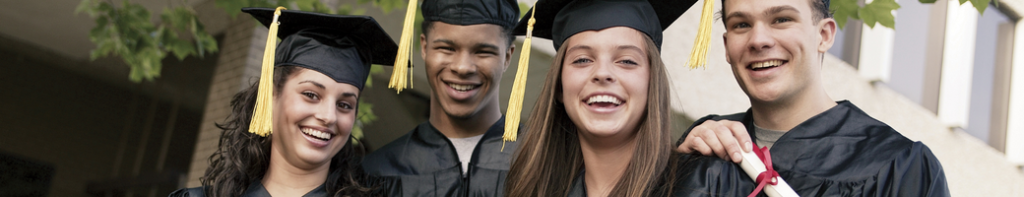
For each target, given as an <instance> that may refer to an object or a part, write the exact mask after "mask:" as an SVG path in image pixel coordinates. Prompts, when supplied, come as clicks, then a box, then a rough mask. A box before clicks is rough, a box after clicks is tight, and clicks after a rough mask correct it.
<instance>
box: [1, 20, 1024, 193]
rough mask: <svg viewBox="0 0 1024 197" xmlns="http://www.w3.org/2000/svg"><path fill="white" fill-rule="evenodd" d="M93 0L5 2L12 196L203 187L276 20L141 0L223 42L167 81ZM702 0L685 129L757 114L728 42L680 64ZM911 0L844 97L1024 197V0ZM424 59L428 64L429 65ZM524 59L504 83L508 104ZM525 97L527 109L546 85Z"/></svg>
mask: <svg viewBox="0 0 1024 197" xmlns="http://www.w3.org/2000/svg"><path fill="white" fill-rule="evenodd" d="M233 1H235V2H245V1H242V0H233ZM304 1H308V0H298V2H304ZM311 1H318V0H311ZM520 1H521V2H522V3H523V4H524V5H532V3H533V2H534V0H520ZM80 2H81V0H44V1H14V0H3V1H0V65H3V68H4V70H3V71H0V92H2V96H0V123H2V124H0V196H72V197H73V196H165V195H167V194H168V193H169V192H170V191H173V190H174V189H176V188H182V187H194V186H198V185H199V177H201V176H202V174H203V172H204V171H205V169H206V167H207V162H208V158H209V156H210V154H211V153H212V152H213V150H214V148H215V147H216V146H217V139H218V137H219V134H220V130H219V129H217V127H215V124H216V123H220V122H223V121H224V120H225V117H227V115H228V114H229V102H230V99H231V97H232V95H234V94H235V93H237V92H238V91H239V90H241V89H242V88H245V87H248V86H249V84H251V83H253V82H255V81H256V78H257V75H258V72H259V66H260V62H261V57H262V52H263V47H264V46H263V44H264V43H265V41H266V40H265V39H266V36H267V33H266V31H267V30H266V28H264V27H262V26H261V25H259V24H258V23H256V22H255V20H253V19H251V17H249V16H248V15H246V14H244V13H243V14H239V15H237V16H235V17H232V16H231V14H230V13H229V12H226V11H225V8H224V7H225V6H224V5H222V4H219V3H220V2H222V0H188V1H181V0H132V1H131V2H132V3H135V4H138V5H141V6H142V7H144V8H146V9H148V10H150V11H151V12H153V13H151V14H152V19H151V20H152V21H161V20H164V19H163V18H161V17H160V13H161V11H162V10H163V9H164V8H168V7H184V8H187V10H189V11H190V12H191V13H193V14H194V15H195V16H196V17H197V20H198V21H199V22H201V24H203V25H204V28H205V29H204V30H205V31H206V32H207V33H208V34H209V35H210V36H212V40H213V41H215V42H216V44H217V46H218V50H217V51H216V52H212V53H211V52H209V51H207V52H205V53H203V55H202V57H200V55H199V54H191V55H188V56H186V57H184V58H183V59H180V60H179V59H178V58H176V56H174V55H173V54H171V53H168V54H167V55H166V57H163V58H161V59H157V61H158V62H159V63H160V64H161V65H162V67H158V68H155V70H157V71H159V73H160V74H159V75H158V76H156V77H154V78H152V79H145V78H143V79H141V80H132V78H130V77H129V76H131V75H132V74H130V72H131V70H130V68H131V67H130V66H129V64H128V63H125V60H124V59H123V58H122V57H120V56H116V55H115V56H106V57H98V58H96V59H95V60H93V59H92V58H91V56H92V55H91V54H90V53H91V51H92V50H94V49H96V48H97V44H96V43H94V42H92V41H90V31H91V30H92V29H93V27H94V26H96V22H95V21H94V19H92V18H90V17H89V15H88V14H87V13H78V14H76V13H75V10H76V7H78V5H79V3H80ZM107 2H110V3H112V4H114V5H118V6H120V5H122V1H121V0H109V1H107ZM319 2H320V3H321V4H323V5H327V6H330V7H331V8H342V7H343V8H344V9H345V10H344V11H345V12H349V13H358V14H365V15H370V16H373V17H375V18H376V19H377V21H378V22H380V23H381V25H382V26H383V27H384V28H385V30H386V31H388V32H389V33H390V34H391V35H392V38H393V39H395V40H397V37H398V35H399V34H401V27H400V26H401V21H402V17H403V16H404V14H405V5H404V3H405V1H388V0H319ZM387 2H399V5H395V4H387ZM869 2H870V1H869ZM971 2H975V1H971ZM978 2H981V1H978ZM702 3H703V1H700V2H698V4H697V6H694V7H693V8H691V9H690V10H689V11H688V12H687V13H686V14H684V15H683V16H682V17H681V18H680V19H679V20H678V21H676V22H675V23H674V24H672V25H671V26H670V28H668V30H667V31H666V33H665V34H666V39H665V42H664V44H663V46H664V47H663V51H662V54H663V58H664V60H665V61H666V63H667V65H669V71H670V77H671V78H672V84H671V85H672V91H673V95H674V97H673V104H672V108H673V111H674V112H675V113H674V116H673V119H674V122H675V123H676V124H675V126H674V128H673V131H674V133H675V134H676V135H675V137H678V136H679V132H680V130H682V129H685V128H686V127H687V126H689V125H690V124H692V121H693V120H695V119H697V118H699V117H702V116H704V115H707V114H731V113H736V112H741V111H744V110H746V109H747V108H748V107H749V102H748V101H747V99H746V97H745V95H744V94H743V92H742V91H741V90H740V89H739V86H738V85H736V82H735V79H734V78H733V77H732V74H731V71H730V69H729V65H728V64H727V63H726V62H725V59H724V55H723V54H724V53H725V52H724V47H723V46H722V39H721V37H720V36H712V44H711V48H710V51H709V54H710V55H709V61H710V63H709V65H708V66H707V68H705V69H696V70H691V69H688V68H684V66H682V65H684V64H685V63H686V61H687V60H688V57H689V56H688V54H689V52H690V48H691V46H692V43H693V38H694V36H695V34H696V32H697V30H696V28H697V23H698V20H699V18H700V5H701V4H702ZM717 3H718V2H716V4H717ZM899 3H900V6H901V8H899V9H897V10H896V11H895V12H894V13H895V16H896V18H895V30H894V29H891V28H885V27H881V26H875V27H874V28H870V27H867V26H866V25H864V24H862V23H861V22H860V21H859V20H851V21H850V22H849V23H848V24H846V26H845V27H844V28H843V29H842V30H841V31H840V32H839V33H838V39H837V43H836V45H834V46H833V47H832V49H831V50H830V51H829V53H828V54H826V55H825V60H824V62H825V63H824V69H823V70H824V73H823V76H822V77H823V78H824V81H825V85H826V87H827V88H828V91H829V94H830V96H832V97H833V98H834V99H836V100H850V101H852V102H853V103H855V104H857V105H858V106H860V107H861V108H862V109H864V110H865V111H867V112H868V113H869V114H871V115H872V116H873V117H875V118H877V119H879V120H881V121H883V122H886V123H888V124H889V125H891V126H892V127H894V128H895V129H896V130H898V131H900V132H901V133H903V134H904V135H905V136H907V137H909V138H910V139H912V140H915V141H922V142H924V143H925V144H927V145H928V146H929V147H930V148H931V149H932V151H933V152H934V153H935V155H936V156H937V157H938V158H939V160H940V161H941V162H942V165H943V167H944V169H945V170H946V176H947V179H948V181H949V189H950V191H951V192H952V193H953V195H954V196H1024V189H1022V188H1024V172H1022V170H1021V167H1020V166H1021V164H1024V23H1021V16H1022V15H1021V14H1019V13H1024V0H1002V1H999V2H998V4H999V6H998V7H997V6H993V5H990V6H988V7H987V8H986V9H985V11H984V14H980V13H979V12H978V10H977V9H976V7H975V6H972V5H971V4H970V2H968V3H967V4H964V5H960V4H959V2H958V1H956V0H953V1H938V2H937V3H933V4H922V3H919V2H917V1H907V0H904V1H899ZM346 6H347V7H346ZM716 7H717V8H716V10H717V9H720V8H721V5H716ZM353 10H354V11H353ZM339 12H342V11H339ZM713 28H714V29H713V33H712V35H721V34H722V33H724V28H723V25H722V24H721V21H716V24H715V25H714V26H713ZM181 35H182V36H183V37H187V36H188V35H187V33H183V34H181ZM1017 35H1021V37H1017ZM1017 38H1020V39H1017ZM521 40H522V38H520V41H518V42H516V44H517V45H521V44H522V42H521ZM200 45H201V44H200ZM518 48H519V49H521V48H522V47H521V46H520V47H518ZM532 48H533V51H532V58H531V62H530V69H529V78H530V80H529V82H528V85H527V87H539V86H540V85H541V81H542V80H543V78H544V77H545V75H546V73H545V72H546V70H547V69H548V68H549V65H550V63H551V61H552V60H551V59H552V56H553V55H554V49H553V48H552V45H551V42H550V41H548V40H545V39H535V40H534V42H533V47H532ZM413 54H414V65H423V64H422V59H421V58H420V57H419V55H416V54H419V53H418V52H414V53H413ZM518 56H519V51H516V54H514V57H518ZM516 61H518V58H513V62H512V65H513V66H510V67H509V68H508V71H507V72H506V73H505V74H504V76H503V82H502V83H503V84H505V85H504V86H502V87H501V93H500V95H501V98H502V101H501V102H502V103H501V105H502V108H503V109H504V108H505V107H506V105H507V97H508V94H509V92H510V89H511V83H512V80H513V78H514V76H515V74H516V73H515V70H516V69H517V68H516V66H515V65H518V63H517V62H516ZM383 70H384V71H383V72H379V73H377V74H374V75H372V78H373V84H375V85H374V86H373V87H370V88H367V89H366V90H365V91H364V93H363V94H364V98H363V99H362V101H363V102H365V103H369V104H372V105H373V112H374V114H375V115H376V116H377V117H378V119H377V120H376V121H373V122H371V123H368V124H364V125H363V127H362V129H363V133H364V135H365V136H364V139H365V140H366V141H367V143H368V144H369V145H370V146H371V147H379V146H381V145H384V144H386V143H388V142H390V141H391V140H393V139H395V138H397V137H398V136H401V135H403V134H405V133H406V132H407V131H408V130H410V129H412V128H413V127H415V125H416V124H418V123H420V122H423V121H426V117H427V110H428V109H427V101H428V99H429V94H430V93H429V90H428V87H427V83H426V81H425V79H424V78H425V75H424V73H423V69H422V66H419V67H416V68H415V69H414V72H415V77H414V84H415V86H414V87H415V88H413V89H412V90H411V91H403V92H402V93H401V94H395V93H394V91H392V90H390V89H387V88H386V86H385V85H384V84H387V79H388V78H389V76H390V73H391V69H390V68H387V67H385V68H384V69H383ZM528 89H529V88H528ZM525 98H526V101H525V103H524V106H525V107H524V112H523V114H524V115H528V114H529V112H530V111H531V110H532V106H533V100H534V99H535V98H536V94H531V93H530V92H528V93H527V95H526V96H525Z"/></svg>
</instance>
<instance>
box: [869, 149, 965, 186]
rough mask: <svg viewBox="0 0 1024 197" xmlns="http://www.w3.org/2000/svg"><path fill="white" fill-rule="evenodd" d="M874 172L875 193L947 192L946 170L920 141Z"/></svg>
mask: <svg viewBox="0 0 1024 197" xmlns="http://www.w3.org/2000/svg"><path fill="white" fill-rule="evenodd" d="M889 167H890V168H889V169H890V170H883V171H880V172H879V173H878V177H879V180H878V182H877V184H879V185H878V187H877V188H880V189H881V191H882V192H881V193H879V195H878V196H935V197H948V196H950V193H949V188H948V186H947V185H946V174H945V172H943V170H942V165H941V164H940V163H939V160H938V159H937V158H935V155H934V154H932V151H931V150H930V149H928V147H927V146H925V145H924V144H922V143H921V142H914V145H913V146H912V147H911V149H910V150H909V151H906V152H905V153H904V155H902V156H900V157H898V158H897V159H895V160H893V161H892V163H891V164H890V166H889Z"/></svg>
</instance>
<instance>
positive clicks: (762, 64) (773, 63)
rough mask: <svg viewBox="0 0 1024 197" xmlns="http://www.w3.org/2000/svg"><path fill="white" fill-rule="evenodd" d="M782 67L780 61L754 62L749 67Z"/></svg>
mask: <svg viewBox="0 0 1024 197" xmlns="http://www.w3.org/2000/svg"><path fill="white" fill-rule="evenodd" d="M779 65H782V60H768V61H763V62H756V63H753V64H751V65H750V68H755V69H757V68H768V67H772V66H779Z"/></svg>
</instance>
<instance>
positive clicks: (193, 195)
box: [167, 187, 206, 197]
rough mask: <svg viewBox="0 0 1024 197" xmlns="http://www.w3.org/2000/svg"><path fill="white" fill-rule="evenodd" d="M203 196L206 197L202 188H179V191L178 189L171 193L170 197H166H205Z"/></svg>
mask: <svg viewBox="0 0 1024 197" xmlns="http://www.w3.org/2000/svg"><path fill="white" fill-rule="evenodd" d="M205 196H206V195H204V194H203V187H193V188H181V189H178V190H174V192H171V194H170V195H167V197H205Z"/></svg>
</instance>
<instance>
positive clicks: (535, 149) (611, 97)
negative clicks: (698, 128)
mask: <svg viewBox="0 0 1024 197" xmlns="http://www.w3.org/2000/svg"><path fill="white" fill-rule="evenodd" d="M693 3H694V1H671V0H666V1H652V2H647V1H626V0H577V1H543V0H541V1H539V2H537V4H536V5H535V8H534V9H536V10H533V11H531V12H536V18H537V22H536V24H535V26H536V27H535V28H536V29H534V32H533V33H534V36H538V37H543V38H550V39H552V41H554V45H555V48H557V49H558V53H557V54H556V55H555V61H554V63H553V64H552V66H551V70H549V72H548V76H547V78H546V80H545V82H544V87H543V89H542V90H541V92H540V97H539V98H538V100H537V104H536V106H535V107H534V110H533V114H531V116H530V119H529V121H528V122H527V124H526V128H527V129H528V130H529V131H528V132H525V133H526V134H525V139H524V140H523V141H522V142H520V145H519V149H518V150H517V152H516V157H515V159H514V160H513V162H512V166H511V170H510V171H509V176H508V181H507V183H508V184H507V185H506V187H505V192H506V194H507V196H512V197H525V196H692V195H697V196H703V195H712V196H713V195H725V196H735V195H737V194H740V193H743V192H749V191H750V190H753V189H752V188H753V183H752V181H751V180H750V179H749V178H746V175H744V174H743V172H742V171H741V170H740V169H739V168H738V166H736V165H734V164H732V163H729V162H726V161H724V160H720V159H718V158H712V157H691V156H685V155H674V154H673V153H672V152H671V147H672V142H671V141H670V140H671V137H670V133H669V131H670V127H671V123H670V122H669V116H670V111H669V110H670V104H669V98H670V97H669V95H670V88H669V87H668V85H669V82H668V75H667V73H666V71H665V64H664V62H662V60H661V54H660V51H661V43H662V34H661V32H662V31H663V30H664V27H667V26H668V25H669V24H671V23H672V22H673V21H675V19H676V18H677V17H679V16H680V15H681V14H682V12H684V11H686V10H687V9H688V8H689V6H690V5H692V4H693ZM530 14H532V13H527V15H530ZM526 20H527V19H525V18H524V21H521V22H520V27H522V26H524V25H526V24H527V23H526V22H525V21H526ZM523 30H524V28H517V31H518V32H517V33H520V34H522V33H523V32H524V31H523Z"/></svg>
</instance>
